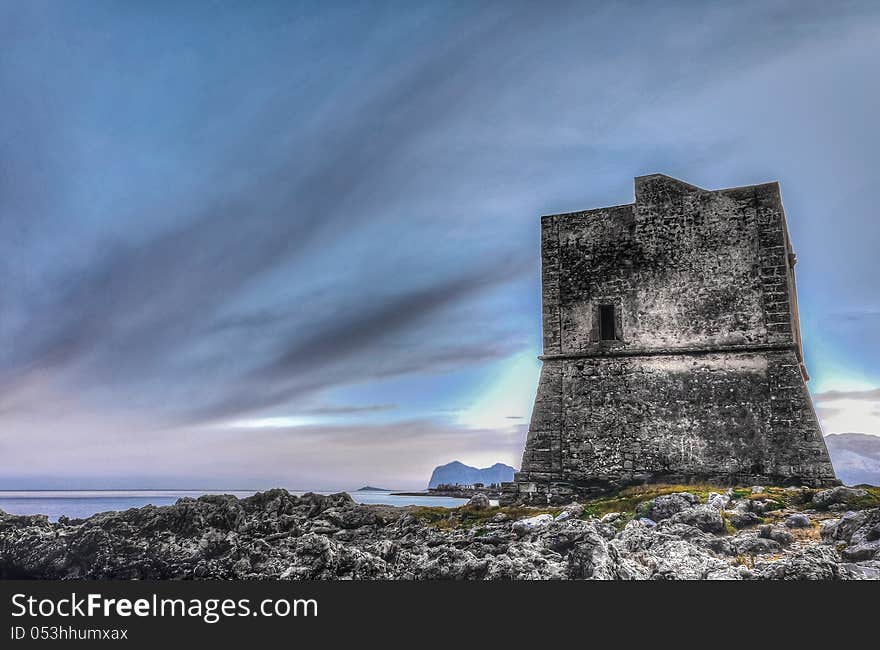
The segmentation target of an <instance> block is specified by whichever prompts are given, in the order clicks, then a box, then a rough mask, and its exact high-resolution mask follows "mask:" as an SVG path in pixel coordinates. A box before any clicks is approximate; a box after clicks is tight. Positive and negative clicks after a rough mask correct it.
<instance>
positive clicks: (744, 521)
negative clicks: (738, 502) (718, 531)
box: [727, 512, 764, 530]
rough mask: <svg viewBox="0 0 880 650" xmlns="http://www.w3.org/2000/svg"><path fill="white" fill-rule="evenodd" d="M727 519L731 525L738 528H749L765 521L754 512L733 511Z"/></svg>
mask: <svg viewBox="0 0 880 650" xmlns="http://www.w3.org/2000/svg"><path fill="white" fill-rule="evenodd" d="M727 520H728V521H729V522H730V525H731V526H733V527H734V528H736V529H738V530H739V529H742V528H748V527H749V526H757V525H758V524H760V523H762V522H763V521H764V520H763V519H761V518H760V517H759V516H758V515H756V514H755V513H754V512H733V513H731V514H730V515H729V516H728V518H727Z"/></svg>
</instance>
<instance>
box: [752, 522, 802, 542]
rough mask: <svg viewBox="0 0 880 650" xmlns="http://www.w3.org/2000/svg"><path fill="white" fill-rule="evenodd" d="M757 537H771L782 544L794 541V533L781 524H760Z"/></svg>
mask: <svg viewBox="0 0 880 650" xmlns="http://www.w3.org/2000/svg"><path fill="white" fill-rule="evenodd" d="M758 537H762V538H764V539H772V540H773V541H774V542H779V543H780V544H781V545H782V546H788V545H789V544H791V543H792V542H793V541H794V535H792V534H791V533H790V532H788V531H787V530H785V528H782V527H781V526H769V525H768V526H761V527H760V528H759V529H758Z"/></svg>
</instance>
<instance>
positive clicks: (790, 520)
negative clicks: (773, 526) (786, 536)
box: [785, 512, 813, 528]
mask: <svg viewBox="0 0 880 650" xmlns="http://www.w3.org/2000/svg"><path fill="white" fill-rule="evenodd" d="M785 525H786V526H788V527H789V528H809V527H810V526H812V525H813V522H812V521H810V518H809V517H808V516H807V515H805V514H801V513H799V512H798V513H795V514H793V515H789V516H788V517H786V518H785Z"/></svg>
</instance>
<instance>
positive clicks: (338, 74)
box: [0, 1, 880, 489]
mask: <svg viewBox="0 0 880 650" xmlns="http://www.w3.org/2000/svg"><path fill="white" fill-rule="evenodd" d="M0 41H2V42H3V44H4V46H3V51H2V53H0V97H2V98H3V101H2V104H0V111H2V119H0V277H2V282H0V488H2V487H6V488H28V487H32V488H33V487H46V488H63V487H71V488H77V487H206V488H207V487H211V488H220V487H226V488H235V487H267V486H272V485H283V486H287V487H292V488H297V487H308V488H316V489H324V488H352V487H357V486H358V485H361V484H364V483H370V484H374V485H375V484H385V485H390V486H399V487H419V486H421V485H423V484H424V483H425V482H426V481H427V478H428V476H429V474H430V470H431V469H432V468H433V467H434V466H435V465H437V464H440V463H443V462H447V461H450V460H452V459H460V460H462V461H464V462H468V463H471V464H477V465H488V464H491V463H493V462H496V461H502V462H507V463H510V464H514V465H518V462H519V454H520V451H521V446H522V442H523V439H524V435H525V423H526V422H527V418H528V415H529V411H530V408H531V402H532V399H533V392H534V389H535V386H536V383H537V372H538V370H539V362H538V361H537V360H536V356H537V355H538V354H539V353H540V349H539V347H540V293H539V291H540V287H539V276H538V273H539V258H538V227H539V221H538V216H539V215H540V214H547V213H553V212H562V211H569V210H578V209H587V208H591V207H597V206H603V205H613V204H619V203H627V202H630V201H632V179H633V177H634V176H637V175H641V174H647V173H653V172H662V173H666V174H669V175H671V176H675V177H677V178H681V179H683V180H686V181H687V182H690V183H693V184H696V185H699V186H701V187H706V188H719V187H730V186H738V185H745V184H750V183H756V182H764V181H769V180H779V181H780V182H781V185H782V193H783V200H784V202H785V206H786V211H787V214H788V219H789V227H790V230H791V234H792V239H793V242H794V246H795V249H796V251H797V252H798V256H799V263H798V266H797V271H798V284H799V292H800V294H799V295H800V306H801V321H802V326H803V336H804V342H805V347H806V355H807V364H808V367H809V370H810V372H811V374H812V377H813V379H812V381H811V383H810V387H811V390H812V391H813V393H814V395H815V398H816V402H817V406H818V408H819V413H820V416H821V417H822V419H823V425H824V427H825V431H826V433H833V432H842V431H860V432H865V433H873V434H878V435H880V370H878V368H880V364H878V362H880V338H878V331H880V327H878V325H880V291H878V283H877V279H876V275H877V274H876V270H877V263H876V257H877V251H878V250H880V225H878V220H877V219H876V214H875V212H876V207H875V200H874V193H873V190H874V188H876V187H877V186H878V181H880V166H878V165H877V164H876V152H877V151H878V150H880V130H878V128H877V125H876V116H877V115H878V114H880V87H878V79H880V70H878V67H880V65H878V62H880V57H878V48H877V45H876V44H877V43H878V42H880V6H878V5H877V3H874V2H864V3H858V2H851V3H833V5H832V4H829V3H819V2H816V3H810V2H789V3H786V2H753V3H747V2H746V3H743V2H737V3H729V4H726V3H711V4H710V3H662V4H661V3H586V2H581V3H561V2H560V3H551V4H546V3H514V2H504V3H501V2H498V3H465V2H455V3H440V2H426V3H411V2H400V3H394V2H381V3H379V2H352V3H344V2H337V3H319V2H315V3H291V2H281V3H269V2H259V3H244V2H241V3H233V2H207V1H204V2H192V3H179V2H174V3H172V2H144V3H137V2H128V3H115V2H97V1H96V2H68V3H57V2H27V3H25V2H6V1H0Z"/></svg>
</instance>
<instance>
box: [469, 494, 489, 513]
mask: <svg viewBox="0 0 880 650" xmlns="http://www.w3.org/2000/svg"><path fill="white" fill-rule="evenodd" d="M489 506H490V504H489V497H487V496H486V495H485V494H483V493H482V492H477V493H476V494H475V495H474V496H472V497H471V498H470V499H469V500H468V502H467V503H466V504H465V507H466V508H470V509H471V510H485V509H486V508H488V507H489Z"/></svg>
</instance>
